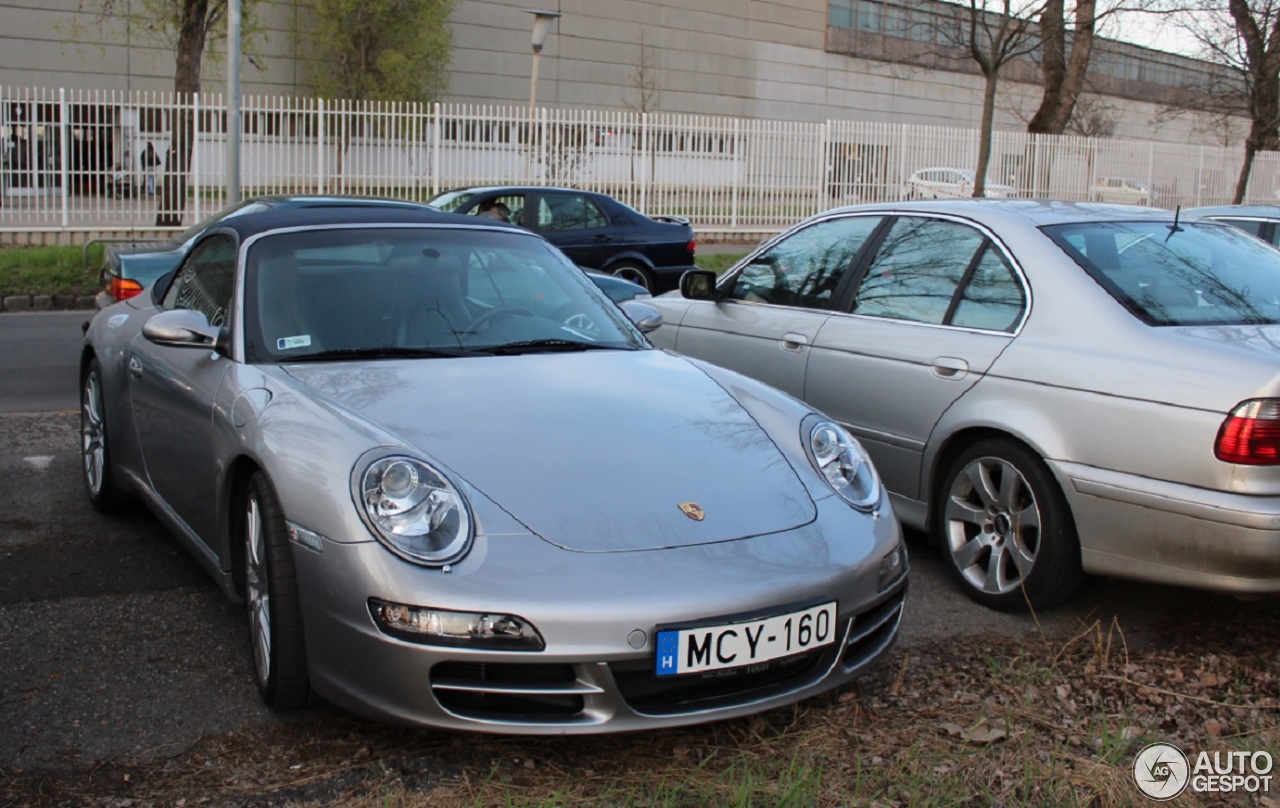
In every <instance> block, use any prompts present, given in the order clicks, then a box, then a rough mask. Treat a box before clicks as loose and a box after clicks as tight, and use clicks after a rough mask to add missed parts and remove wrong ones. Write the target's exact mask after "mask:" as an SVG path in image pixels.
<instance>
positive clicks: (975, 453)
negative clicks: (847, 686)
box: [653, 200, 1280, 609]
mask: <svg viewBox="0 0 1280 808" xmlns="http://www.w3.org/2000/svg"><path fill="white" fill-rule="evenodd" d="M682 290H683V297H679V296H665V297H659V298H655V300H654V304H655V305H656V306H657V307H658V308H659V309H660V310H661V311H662V313H663V318H664V321H665V324H664V325H663V326H662V328H661V329H660V330H659V331H657V332H655V333H654V335H653V339H654V341H655V343H656V344H658V345H661V346H664V347H667V348H673V349H675V350H677V351H679V352H681V353H682V354H685V355H688V356H693V357H697V358H700V359H704V360H707V361H710V362H714V363H716V364H719V365H723V366H724V367H727V368H730V369H734V370H738V371H741V372H743V373H746V374H749V375H751V376H754V377H755V378H757V379H760V380H762V381H765V382H768V383H770V384H772V385H774V386H776V387H778V388H780V389H781V390H783V391H785V392H788V393H791V394H792V395H794V396H797V397H799V398H801V399H803V400H804V401H806V402H808V403H809V404H811V405H813V406H814V407H816V408H817V409H819V410H822V411H824V412H827V413H829V414H830V415H831V416H832V417H833V418H834V419H836V420H837V421H838V422H839V423H841V424H842V425H843V426H845V427H846V428H848V429H849V430H850V432H852V433H853V435H854V436H855V437H856V438H857V439H858V440H859V441H861V442H862V444H863V445H864V446H865V447H866V449H867V452H868V453H869V454H870V455H871V458H872V461H873V462H874V464H875V465H876V467H877V468H878V469H879V471H880V473H881V474H882V475H883V477H884V481H885V485H886V487H887V488H888V489H889V491H890V496H891V497H892V499H893V503H894V509H895V510H896V511H897V513H898V516H899V518H900V519H902V520H903V522H904V523H906V524H907V525H909V526H911V527H915V528H919V529H921V530H927V531H929V532H930V533H931V535H932V536H933V537H934V538H936V539H937V540H938V542H939V543H940V544H941V546H942V547H943V549H944V552H945V555H946V557H947V559H948V564H949V566H950V567H951V569H952V570H953V571H954V572H955V574H956V577H957V579H958V580H959V581H960V583H961V584H962V586H963V587H964V589H965V590H966V591H967V592H968V594H969V595H971V596H972V597H973V598H974V599H976V600H978V601H980V602H982V603H985V604H987V605H989V606H993V607H996V608H1002V609H1012V608H1019V607H1024V606H1026V605H1027V604H1030V605H1032V606H1037V607H1040V606H1048V605H1052V604H1055V603H1060V602H1062V601H1064V600H1066V599H1068V598H1069V597H1070V595H1071V594H1072V593H1073V592H1074V591H1075V590H1076V588H1077V586H1078V585H1079V584H1080V582H1081V580H1082V577H1083V575H1084V574H1085V573H1095V574H1098V575H1109V576H1116V577H1123V578H1134V579H1141V580H1147V581H1156V582H1161V583H1166V584H1177V585H1184V586H1189V587H1197V588H1203V589H1212V590H1222V591H1226V592H1236V593H1240V594H1268V595H1274V594H1276V593H1280V528H1278V527H1277V525H1280V361H1277V360H1280V349H1277V345H1280V252H1277V251H1276V250H1274V249H1273V248H1271V247H1269V246H1267V245H1266V244H1263V243H1262V242H1261V241H1259V240H1257V239H1254V238H1251V237H1249V236H1247V235H1246V234H1244V233H1242V232H1240V231H1238V230H1235V229H1233V228H1230V227H1227V226H1224V225H1220V224H1215V223H1213V222H1206V221H1196V220H1193V219H1189V218H1187V217H1185V216H1184V217H1182V218H1181V220H1179V219H1178V218H1176V216H1175V214H1174V213H1173V212H1170V211H1161V210H1156V209H1152V208H1139V207H1132V206H1109V205H1098V204H1090V203H1067V202H1046V201H1032V200H964V201H951V202H917V203H897V204H883V205H865V206H858V207H850V208H842V209H838V210H835V211H831V212H828V213H824V214H822V215H819V216H816V217H814V218H812V219H809V220H807V221H805V222H803V223H801V224H799V225H797V226H796V227H794V228H792V229H791V230H789V231H787V232H786V233H784V234H782V235H780V236H779V237H778V238H776V239H774V240H772V241H771V242H769V243H767V244H765V245H763V246H762V247H761V248H759V249H757V250H756V251H755V252H753V253H752V254H750V255H749V256H747V257H746V258H744V259H743V260H742V261H741V262H740V263H738V264H737V265H735V266H734V267H732V268H730V269H729V270H728V271H726V272H725V273H724V275H723V277H722V278H721V279H720V280H719V282H718V283H716V282H715V279H714V276H712V275H710V274H709V273H705V272H696V273H690V275H688V276H686V278H685V279H684V280H683V281H682Z"/></svg>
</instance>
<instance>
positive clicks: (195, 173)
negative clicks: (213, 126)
mask: <svg viewBox="0 0 1280 808" xmlns="http://www.w3.org/2000/svg"><path fill="white" fill-rule="evenodd" d="M191 113H192V117H193V118H194V119H195V123H194V124H193V125H192V127H191V193H192V194H193V195H194V197H195V201H194V202H193V203H192V205H191V212H192V215H194V216H195V221H197V222H198V221H200V220H201V219H202V218H203V217H202V216H201V215H200V93H195V94H193V95H192V96H191Z"/></svg>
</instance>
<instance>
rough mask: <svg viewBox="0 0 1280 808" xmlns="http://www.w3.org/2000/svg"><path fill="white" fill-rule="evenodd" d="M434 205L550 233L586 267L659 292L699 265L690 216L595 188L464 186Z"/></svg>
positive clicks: (546, 235)
mask: <svg viewBox="0 0 1280 808" xmlns="http://www.w3.org/2000/svg"><path fill="white" fill-rule="evenodd" d="M427 204H429V205H431V206H432V207H435V208H439V209H440V210H443V211H450V212H453V213H466V214H472V215H479V216H490V217H492V218H494V219H499V220H501V221H508V222H511V223H513V224H518V225H520V226H522V227H525V228H528V229H529V230H532V231H534V232H536V233H539V234H540V235H542V236H543V237H545V238H546V239H547V240H548V241H550V242H551V243H552V244H554V245H556V246H557V247H559V248H560V249H561V251H563V252H564V253H565V255H568V256H569V258H570V259H572V260H573V262H574V263H575V264H577V265H578V266H581V267H585V268H588V269H595V270H599V271H601V272H607V273H609V274H611V275H616V276H618V277H620V278H625V279H626V280H629V281H631V282H632V283H638V284H640V285H641V286H643V287H645V288H646V289H648V290H649V291H651V292H655V293H656V292H658V291H663V290H666V289H672V288H675V286H676V285H677V284H678V283H679V282H680V276H681V275H683V274H684V273H685V272H686V271H687V270H690V269H696V267H695V266H694V263H693V256H694V251H695V249H696V247H697V242H696V240H695V239H694V235H693V228H692V227H690V226H689V220H688V219H683V218H680V217H676V216H657V217H650V216H646V215H644V214H643V213H641V212H640V211H638V210H635V209H634V208H631V207H629V206H627V205H624V204H623V203H621V202H619V201H618V200H616V199H614V198H613V197H611V196H608V195H606V194H601V193H596V192H594V191H583V190H581V189H578V188H543V187H537V186H528V187H521V186H510V185H506V186H488V187H473V188H457V189H454V190H452V191H446V192H444V193H442V194H440V195H439V196H437V197H436V198H435V199H432V200H431V201H430V202H428V203H427Z"/></svg>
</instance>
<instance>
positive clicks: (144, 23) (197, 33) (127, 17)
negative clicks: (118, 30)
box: [79, 0, 257, 227]
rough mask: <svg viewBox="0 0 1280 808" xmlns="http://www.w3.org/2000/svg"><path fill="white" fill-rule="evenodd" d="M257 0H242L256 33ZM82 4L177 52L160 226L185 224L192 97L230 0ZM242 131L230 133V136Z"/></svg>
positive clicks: (96, 0) (84, 0)
mask: <svg viewBox="0 0 1280 808" xmlns="http://www.w3.org/2000/svg"><path fill="white" fill-rule="evenodd" d="M256 2H257V0H241V7H242V8H241V11H242V15H243V17H244V25H243V27H242V30H243V31H245V32H248V34H249V35H250V36H251V35H252V32H253V31H254V30H256V28H255V24H254V22H253V9H254V6H255V4H256ZM79 10H80V11H81V12H84V13H87V14H89V15H91V16H93V17H96V18H97V19H99V20H118V21H121V22H125V23H127V24H130V25H131V27H132V28H133V29H135V30H138V31H141V32H142V33H143V35H144V36H145V37H147V38H149V39H150V40H151V41H152V43H153V44H155V45H157V46H158V47H161V48H164V49H167V50H171V51H172V52H173V60H174V73H173V90H174V94H175V96H176V98H177V101H178V104H179V105H180V107H179V109H178V111H176V113H175V116H174V119H173V121H172V124H171V133H172V134H171V137H172V140H171V143H170V147H169V150H168V151H167V152H166V154H165V162H164V182H163V183H162V184H161V187H160V199H159V202H158V204H157V205H156V226H157V227H175V226H181V225H182V214H183V211H184V210H185V209H186V204H187V175H188V173H189V172H190V170H191V152H192V150H193V148H194V145H195V144H194V143H193V140H194V137H195V112H194V110H193V109H192V108H191V106H190V101H191V99H192V97H193V96H194V95H195V94H196V93H198V92H200V78H201V75H200V70H201V65H202V63H203V60H204V55H205V48H206V47H207V46H208V44H209V42H210V41H211V40H213V39H217V38H221V37H223V36H225V34H226V21H227V19H226V18H227V0H132V2H131V1H130V0H79ZM237 135H238V133H233V132H228V133H227V137H235V136H237Z"/></svg>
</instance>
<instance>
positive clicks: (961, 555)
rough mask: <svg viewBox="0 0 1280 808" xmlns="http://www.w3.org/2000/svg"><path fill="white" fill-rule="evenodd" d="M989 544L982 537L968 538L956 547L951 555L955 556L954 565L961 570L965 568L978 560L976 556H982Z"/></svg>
mask: <svg viewBox="0 0 1280 808" xmlns="http://www.w3.org/2000/svg"><path fill="white" fill-rule="evenodd" d="M989 547H990V545H989V544H988V543H987V542H985V541H983V539H982V537H981V536H980V537H978V538H975V539H970V540H969V541H967V542H965V544H964V546H962V547H960V548H958V549H957V550H956V551H955V552H954V553H953V554H952V555H953V556H954V557H955V560H956V566H957V567H959V568H960V569H961V570H967V569H969V568H970V567H972V566H973V565H974V564H976V563H977V562H978V558H979V557H981V556H982V552H983V551H984V550H986V549H988V548H989Z"/></svg>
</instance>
